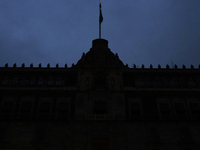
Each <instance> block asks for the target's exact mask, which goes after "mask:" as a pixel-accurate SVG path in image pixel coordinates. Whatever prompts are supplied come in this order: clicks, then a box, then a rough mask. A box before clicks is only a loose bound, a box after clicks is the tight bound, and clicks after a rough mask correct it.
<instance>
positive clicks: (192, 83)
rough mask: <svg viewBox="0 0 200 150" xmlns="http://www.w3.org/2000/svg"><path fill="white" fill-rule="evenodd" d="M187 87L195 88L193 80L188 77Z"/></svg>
mask: <svg viewBox="0 0 200 150" xmlns="http://www.w3.org/2000/svg"><path fill="white" fill-rule="evenodd" d="M188 86H189V87H192V88H193V87H196V82H195V80H194V78H192V77H190V78H189V80H188Z"/></svg>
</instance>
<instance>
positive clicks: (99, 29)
mask: <svg viewBox="0 0 200 150" xmlns="http://www.w3.org/2000/svg"><path fill="white" fill-rule="evenodd" d="M99 13H101V3H99ZM99 39H101V21H100V19H99Z"/></svg>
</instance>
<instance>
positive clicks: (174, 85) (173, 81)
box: [170, 77, 179, 87]
mask: <svg viewBox="0 0 200 150" xmlns="http://www.w3.org/2000/svg"><path fill="white" fill-rule="evenodd" d="M170 83H171V86H172V87H179V83H178V80H177V78H175V77H173V78H172V80H171V82H170Z"/></svg>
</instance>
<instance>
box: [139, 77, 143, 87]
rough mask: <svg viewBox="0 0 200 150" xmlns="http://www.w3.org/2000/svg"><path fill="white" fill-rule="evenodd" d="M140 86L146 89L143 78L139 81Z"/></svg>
mask: <svg viewBox="0 0 200 150" xmlns="http://www.w3.org/2000/svg"><path fill="white" fill-rule="evenodd" d="M138 85H139V87H144V80H143V79H142V78H139V79H138Z"/></svg>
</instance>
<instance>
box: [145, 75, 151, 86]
mask: <svg viewBox="0 0 200 150" xmlns="http://www.w3.org/2000/svg"><path fill="white" fill-rule="evenodd" d="M145 87H152V82H151V79H150V78H149V77H146V78H145Z"/></svg>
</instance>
